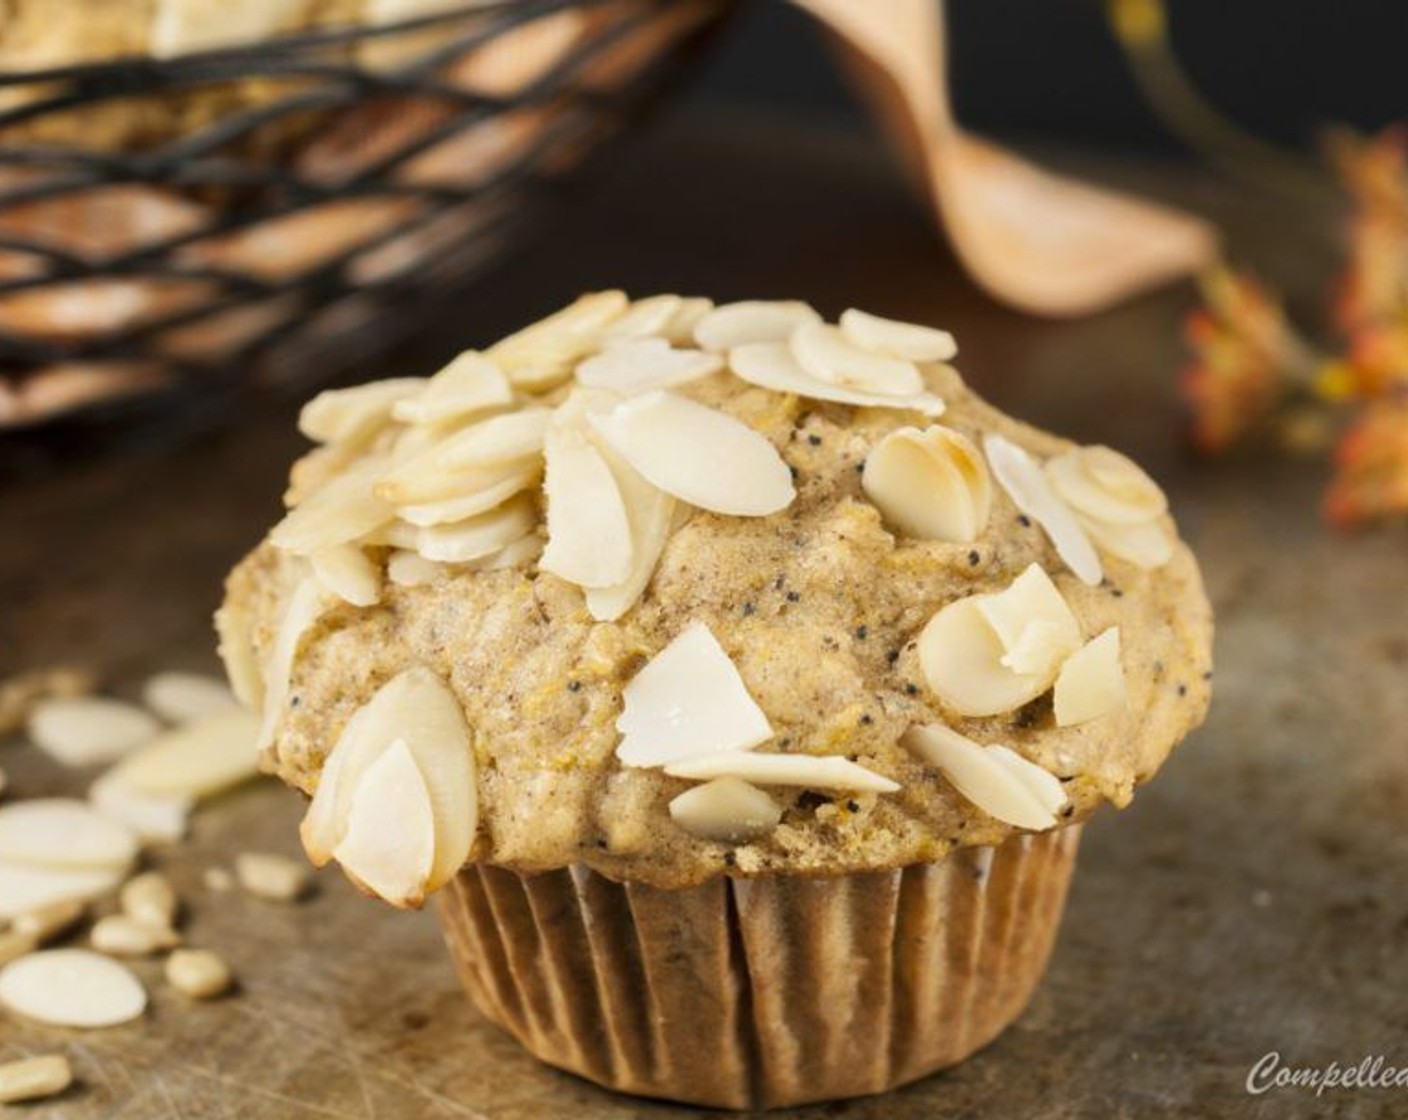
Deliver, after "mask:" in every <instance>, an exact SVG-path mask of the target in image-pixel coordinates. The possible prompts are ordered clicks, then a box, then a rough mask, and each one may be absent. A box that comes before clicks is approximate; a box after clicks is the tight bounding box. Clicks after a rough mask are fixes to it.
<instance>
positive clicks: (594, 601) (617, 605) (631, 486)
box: [586, 447, 675, 622]
mask: <svg viewBox="0 0 1408 1120" xmlns="http://www.w3.org/2000/svg"><path fill="white" fill-rule="evenodd" d="M601 450H602V456H603V458H605V459H606V463H607V466H609V467H610V468H611V473H612V475H613V476H614V477H615V479H616V485H617V487H618V488H619V489H620V492H621V500H622V502H623V503H624V505H625V507H626V519H627V521H629V522H630V527H631V568H630V571H629V572H628V573H627V575H626V577H625V578H624V579H623V580H621V581H620V582H619V583H616V584H613V585H612V586H610V587H591V588H587V591H586V598H587V610H588V611H590V612H591V616H592V617H593V618H595V619H596V620H597V621H599V622H613V621H615V620H616V619H618V618H620V617H621V616H622V615H623V614H625V613H626V611H627V610H629V609H630V607H631V605H632V604H633V603H635V601H636V600H637V599H639V598H640V596H641V594H642V592H644V591H645V588H646V585H647V584H649V583H650V578H651V576H652V575H654V574H655V566H656V564H658V563H659V560H660V554H661V553H662V552H663V551H664V549H665V542H666V541H668V540H669V537H670V529H671V527H672V525H673V522H674V517H675V499H674V498H672V497H670V495H669V494H667V493H665V491H663V490H660V489H658V488H656V487H655V486H652V485H651V484H650V483H649V482H647V481H646V479H645V478H644V477H643V476H642V475H641V474H640V472H639V471H637V470H636V469H635V468H634V467H632V466H631V465H630V464H629V463H628V462H626V460H625V459H624V458H622V457H621V456H620V455H618V454H617V453H616V452H615V451H613V450H612V449H611V448H610V447H605V448H603V449H601Z"/></svg>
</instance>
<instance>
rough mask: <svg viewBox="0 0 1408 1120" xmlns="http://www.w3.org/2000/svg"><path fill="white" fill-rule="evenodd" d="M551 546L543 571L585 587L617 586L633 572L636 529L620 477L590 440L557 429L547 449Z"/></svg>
mask: <svg viewBox="0 0 1408 1120" xmlns="http://www.w3.org/2000/svg"><path fill="white" fill-rule="evenodd" d="M545 453H546V459H547V480H546V483H545V484H544V487H543V489H544V493H545V494H546V496H547V503H548V515H547V528H548V543H547V547H546V548H545V549H544V550H543V558H542V562H541V564H540V567H541V568H542V569H543V570H544V571H547V572H552V573H553V574H554V575H558V576H561V577H562V578H563V579H565V580H568V581H569V582H571V583H575V584H577V585H578V586H579V587H611V586H613V585H615V584H618V583H620V582H621V581H622V580H624V579H625V578H626V577H627V576H628V575H629V574H630V571H631V551H632V545H631V526H630V521H629V519H628V517H627V514H626V506H625V501H624V500H623V498H622V496H621V489H620V487H619V486H617V484H616V477H615V475H613V474H612V473H611V468H610V467H609V466H607V463H606V460H605V459H604V458H602V456H601V453H600V452H599V451H598V450H597V449H596V448H595V447H593V446H592V444H591V442H590V441H589V440H588V439H587V437H586V436H585V435H584V434H583V433H581V432H578V431H575V430H571V429H562V428H553V429H552V430H551V431H550V432H548V437H547V445H546V449H545Z"/></svg>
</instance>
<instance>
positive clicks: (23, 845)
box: [0, 797, 138, 872]
mask: <svg viewBox="0 0 1408 1120" xmlns="http://www.w3.org/2000/svg"><path fill="white" fill-rule="evenodd" d="M137 849H138V843H137V837H136V836H135V835H134V834H133V833H132V830H131V829H129V828H128V827H127V826H126V825H124V824H122V823H121V822H119V821H115V820H112V819H111V818H109V817H105V816H103V815H102V814H101V813H99V812H98V811H97V810H95V809H94V808H93V807H92V806H90V805H89V804H88V803H87V802H84V801H72V800H68V799H66V798H59V797H49V798H35V799H33V800H30V801H17V802H14V803H13V804H10V805H6V806H4V807H0V860H2V861H5V862H7V863H17V864H23V865H25V866H29V867H48V868H57V869H61V870H70V869H73V870H84V869H97V870H102V871H118V872H125V871H126V870H127V869H128V868H129V867H131V866H132V863H133V861H134V860H135V859H136V858H137Z"/></svg>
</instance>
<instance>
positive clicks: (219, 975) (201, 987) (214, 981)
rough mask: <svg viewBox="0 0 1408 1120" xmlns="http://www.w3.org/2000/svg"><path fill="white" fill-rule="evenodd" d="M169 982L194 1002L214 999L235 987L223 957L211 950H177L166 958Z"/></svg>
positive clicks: (165, 970)
mask: <svg viewBox="0 0 1408 1120" xmlns="http://www.w3.org/2000/svg"><path fill="white" fill-rule="evenodd" d="M163 971H164V973H165V975H166V982H167V983H168V984H170V985H171V986H172V987H173V988H175V989H176V990H177V991H178V992H180V993H181V994H182V995H183V996H189V997H190V998H191V999H214V998H215V997H216V996H222V995H224V994H225V993H226V992H228V991H229V990H230V988H231V987H232V986H233V985H234V982H235V978H234V976H233V975H232V974H231V972H230V966H229V965H227V964H226V963H225V960H224V958H223V957H221V956H220V955H219V954H217V953H213V952H211V951H210V950H209V949H177V950H176V951H175V952H174V953H172V954H171V956H169V957H167V958H166V967H165V969H164V970H163Z"/></svg>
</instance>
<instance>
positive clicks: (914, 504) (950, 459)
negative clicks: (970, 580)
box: [861, 424, 992, 544]
mask: <svg viewBox="0 0 1408 1120" xmlns="http://www.w3.org/2000/svg"><path fill="white" fill-rule="evenodd" d="M861 488H862V489H863V490H864V491H865V493H866V496H867V497H869V498H870V500H871V501H872V502H874V503H875V507H876V508H877V509H878V510H879V511H880V513H881V515H882V516H883V517H884V518H885V520H886V522H887V523H889V524H890V525H891V526H893V527H894V528H896V529H898V530H899V531H900V532H901V533H903V534H904V535H905V536H909V537H915V538H918V539H919V540H935V541H949V542H953V543H960V544H961V543H966V542H968V541H972V540H975V539H976V538H977V537H978V535H979V534H980V533H982V531H983V530H984V529H985V528H986V527H987V523H988V513H989V510H990V509H991V506H992V482H991V479H990V478H989V476H988V469H987V466H986V464H984V462H983V459H982V456H981V455H980V454H979V453H978V449H977V448H976V447H974V446H973V444H972V443H971V442H969V440H968V439H967V438H966V437H965V436H963V435H961V434H959V433H958V432H955V431H954V430H953V429H952V428H945V427H943V426H942V425H939V424H934V425H931V426H930V427H928V428H925V429H924V430H923V431H920V430H919V429H918V428H899V429H897V430H895V431H893V432H891V433H890V434H889V435H887V436H886V437H885V438H884V439H882V440H881V441H880V442H879V443H877V444H876V445H875V446H874V447H873V448H871V449H870V454H869V455H867V456H866V459H865V470H864V471H863V472H862V474H861Z"/></svg>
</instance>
